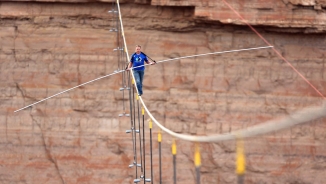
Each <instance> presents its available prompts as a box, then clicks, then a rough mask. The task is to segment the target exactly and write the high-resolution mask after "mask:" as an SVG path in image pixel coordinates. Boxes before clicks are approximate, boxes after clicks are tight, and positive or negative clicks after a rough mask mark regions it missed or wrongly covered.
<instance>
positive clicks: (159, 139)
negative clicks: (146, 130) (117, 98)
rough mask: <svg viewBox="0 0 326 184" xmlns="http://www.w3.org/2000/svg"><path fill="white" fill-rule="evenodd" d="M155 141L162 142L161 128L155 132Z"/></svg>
mask: <svg viewBox="0 0 326 184" xmlns="http://www.w3.org/2000/svg"><path fill="white" fill-rule="evenodd" d="M157 141H158V142H162V134H161V130H160V131H159V132H158V134H157Z"/></svg>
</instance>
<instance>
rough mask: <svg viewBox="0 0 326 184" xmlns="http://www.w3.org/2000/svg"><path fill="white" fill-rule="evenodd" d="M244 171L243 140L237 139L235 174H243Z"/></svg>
mask: <svg viewBox="0 0 326 184" xmlns="http://www.w3.org/2000/svg"><path fill="white" fill-rule="evenodd" d="M245 171H246V159H245V155H244V145H243V140H237V170H236V172H237V174H238V175H243V174H244V173H245Z"/></svg>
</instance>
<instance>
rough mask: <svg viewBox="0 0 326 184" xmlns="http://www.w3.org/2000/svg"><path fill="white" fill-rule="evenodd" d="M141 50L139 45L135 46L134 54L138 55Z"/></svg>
mask: <svg viewBox="0 0 326 184" xmlns="http://www.w3.org/2000/svg"><path fill="white" fill-rule="evenodd" d="M140 50H141V46H140V45H136V49H135V52H136V53H137V54H140V52H141V51H140Z"/></svg>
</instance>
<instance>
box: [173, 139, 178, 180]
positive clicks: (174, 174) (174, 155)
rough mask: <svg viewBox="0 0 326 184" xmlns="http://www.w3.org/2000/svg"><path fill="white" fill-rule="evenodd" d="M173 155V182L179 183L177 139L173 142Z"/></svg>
mask: <svg viewBox="0 0 326 184" xmlns="http://www.w3.org/2000/svg"><path fill="white" fill-rule="evenodd" d="M172 155H173V183H174V184H176V183H177V162H176V159H177V158H176V155H177V145H176V142H175V140H173V143H172Z"/></svg>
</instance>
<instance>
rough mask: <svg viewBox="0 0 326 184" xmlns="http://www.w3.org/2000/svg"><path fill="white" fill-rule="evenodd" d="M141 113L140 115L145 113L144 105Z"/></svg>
mask: <svg viewBox="0 0 326 184" xmlns="http://www.w3.org/2000/svg"><path fill="white" fill-rule="evenodd" d="M141 114H142V115H144V114H145V109H144V107H142V109H141Z"/></svg>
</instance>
